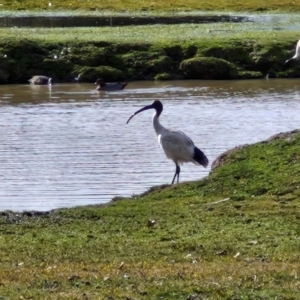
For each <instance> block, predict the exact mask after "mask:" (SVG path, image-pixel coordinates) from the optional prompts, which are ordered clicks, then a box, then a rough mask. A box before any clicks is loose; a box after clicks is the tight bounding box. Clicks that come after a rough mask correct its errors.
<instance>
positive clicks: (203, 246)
mask: <svg viewBox="0 0 300 300" xmlns="http://www.w3.org/2000/svg"><path fill="white" fill-rule="evenodd" d="M299 153H300V134H299V133H294V134H290V135H288V136H286V137H284V138H281V139H274V140H272V141H270V142H263V143H258V144H255V145H251V146H249V147H245V148H242V149H240V150H238V151H234V152H232V153H229V154H228V155H227V156H226V158H225V159H224V163H223V164H222V165H221V166H220V167H218V168H216V169H215V170H214V171H213V172H212V173H211V174H210V175H209V176H208V177H207V178H205V179H203V180H201V181H196V182H187V183H181V184H179V185H174V186H162V187H157V188H153V189H152V190H151V191H149V192H147V193H144V194H143V195H140V196H134V197H132V198H130V199H124V200H121V201H116V202H111V203H109V204H108V205H106V206H99V207H96V206H87V207H79V208H72V209H59V210H56V211H53V212H51V213H50V214H48V215H45V216H36V217H29V216H26V215H21V214H19V215H16V214H13V213H6V214H5V213H3V214H2V216H1V217H0V223H1V227H0V251H1V258H0V259H1V268H0V278H1V279H0V295H1V296H2V297H3V299H41V298H43V299H84V297H86V299H187V297H188V296H189V295H194V296H195V298H194V299H299V297H300V291H299V278H298V276H299V261H300V254H299V247H300V240H299V235H300V221H299V220H300V217H299V210H300V202H299V194H300V190H299V186H300V171H299V170H300V154H299ZM224 198H230V199H229V200H227V201H224V202H218V203H214V202H215V201H219V200H222V199H224ZM150 218H152V219H155V220H156V224H155V225H154V226H153V227H150V228H149V227H148V226H147V221H148V219H150ZM190 297H191V296H190ZM276 297H277V298H276Z"/></svg>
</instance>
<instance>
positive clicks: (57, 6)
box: [1, 0, 300, 12]
mask: <svg viewBox="0 0 300 300" xmlns="http://www.w3.org/2000/svg"><path fill="white" fill-rule="evenodd" d="M49 3H51V6H50V5H49ZM1 9H3V10H33V11H36V10H51V11H53V10H54V11H55V10H78V9H79V10H84V11H86V10H88V11H95V10H99V11H103V10H104V11H105V10H106V11H155V12H159V11H169V12H178V11H195V10H200V11H270V10H271V11H275V10H277V11H278V10H281V11H291V12H295V11H300V3H299V1H292V0H273V1H259V0H246V1H231V0H219V1H205V0H176V1H175V2H174V1H171V0H163V1H152V0H143V1H139V0H114V1H104V0H98V1H79V0H68V1H59V0H51V1H50V0H49V1H33V0H26V1H9V0H3V1H1Z"/></svg>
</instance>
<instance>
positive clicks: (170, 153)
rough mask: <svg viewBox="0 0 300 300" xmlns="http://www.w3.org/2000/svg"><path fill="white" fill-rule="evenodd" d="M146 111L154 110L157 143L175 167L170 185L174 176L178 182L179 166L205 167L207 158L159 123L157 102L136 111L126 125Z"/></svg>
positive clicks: (182, 136) (177, 132)
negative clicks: (188, 164) (184, 164)
mask: <svg viewBox="0 0 300 300" xmlns="http://www.w3.org/2000/svg"><path fill="white" fill-rule="evenodd" d="M147 109H155V111H156V112H155V114H154V116H153V127H154V130H155V132H156V135H157V140H158V143H159V145H160V146H161V148H162V149H163V150H164V152H165V154H166V156H167V158H169V159H171V160H173V162H174V163H175V165H176V170H175V175H174V177H173V180H172V183H171V184H173V183H174V181H175V179H176V176H177V183H178V182H179V173H180V165H181V164H183V163H186V162H192V163H194V164H195V165H202V166H203V167H204V168H206V167H207V165H208V159H207V157H206V156H205V154H204V153H203V152H202V151H201V150H200V149H199V148H197V147H196V146H195V145H194V143H193V141H192V140H191V139H190V138H189V137H188V136H186V135H185V134H184V133H183V132H181V131H173V130H169V129H167V128H165V127H163V126H162V125H161V124H160V123H159V116H160V114H161V113H162V111H163V105H162V103H161V102H160V101H159V100H155V101H154V102H153V103H152V104H151V105H147V106H145V107H143V108H142V109H140V110H138V111H136V112H135V113H134V114H133V115H132V116H131V117H130V118H129V119H128V121H127V124H128V123H129V121H130V120H131V119H132V118H133V117H134V116H135V115H137V114H138V113H140V112H142V111H144V110H147Z"/></svg>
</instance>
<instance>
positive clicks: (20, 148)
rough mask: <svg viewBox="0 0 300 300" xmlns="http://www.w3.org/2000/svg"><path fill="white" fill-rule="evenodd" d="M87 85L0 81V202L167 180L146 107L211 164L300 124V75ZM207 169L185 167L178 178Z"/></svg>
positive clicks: (53, 204) (57, 200)
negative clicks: (109, 87) (157, 110)
mask: <svg viewBox="0 0 300 300" xmlns="http://www.w3.org/2000/svg"><path fill="white" fill-rule="evenodd" d="M94 88H95V87H94V85H92V84H58V85H53V86H52V87H48V86H30V85H6V86H0V114H1V118H0V134H1V137H2V138H1V144H0V210H5V209H11V210H15V211H22V210H43V211H44V210H49V209H53V208H58V207H71V206H77V205H85V204H96V203H105V202H107V201H109V200H111V198H112V197H114V196H129V195H132V194H137V193H140V192H143V191H145V190H146V189H147V188H149V187H151V186H153V185H160V184H165V183H170V182H171V180H172V178H173V174H174V171H175V166H174V163H173V162H172V161H170V160H167V159H166V158H165V155H164V153H163V151H162V150H161V149H160V148H159V146H158V144H157V142H156V137H155V133H154V130H153V128H152V112H151V111H146V112H143V113H141V114H139V115H138V116H135V117H134V118H133V119H132V120H131V122H130V123H129V124H128V125H126V121H127V119H128V117H129V116H130V115H131V114H132V113H134V112H135V111H136V110H138V109H140V108H141V107H143V106H144V105H147V104H150V103H151V102H152V101H153V100H154V99H160V100H162V101H163V104H164V111H163V114H162V117H161V123H162V124H163V125H165V126H166V127H169V128H170V127H171V128H173V129H178V130H181V131H184V132H185V133H186V134H187V135H189V136H190V137H191V138H192V139H193V141H194V142H195V144H196V145H197V146H198V147H199V148H201V149H202V150H203V151H204V152H205V153H206V155H207V156H208V158H209V160H210V163H212V162H213V160H214V159H215V158H216V157H217V156H218V155H219V154H220V153H222V152H224V151H225V150H227V149H229V148H231V147H234V146H237V145H240V144H244V143H254V142H258V141H261V140H264V139H266V138H269V137H270V136H271V135H273V134H276V133H279V132H283V131H288V130H292V129H295V128H300V118H299V110H300V85H299V80H297V79H295V80H277V79H276V80H275V79H274V80H273V79H272V80H252V81H172V82H161V83H155V82H131V83H129V85H128V86H127V87H126V89H125V90H123V91H117V92H110V93H104V92H102V93H97V92H95V90H94ZM209 169H210V167H209V168H208V169H204V168H202V167H199V166H195V165H193V164H185V165H183V167H182V172H181V178H180V179H181V181H188V180H198V179H200V178H202V177H204V176H206V175H207V174H208V172H209Z"/></svg>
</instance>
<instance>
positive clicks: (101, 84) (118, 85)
mask: <svg viewBox="0 0 300 300" xmlns="http://www.w3.org/2000/svg"><path fill="white" fill-rule="evenodd" d="M95 84H98V86H97V91H118V90H123V89H124V87H125V86H126V85H127V84H128V82H110V83H106V82H105V81H104V80H103V79H102V78H98V79H97V81H96V82H95Z"/></svg>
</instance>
